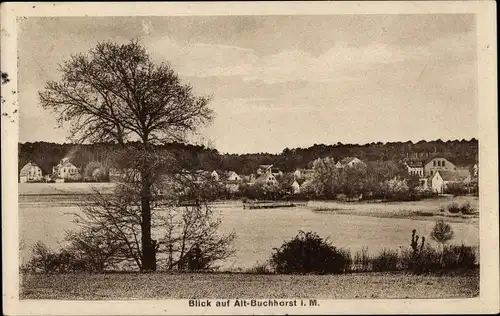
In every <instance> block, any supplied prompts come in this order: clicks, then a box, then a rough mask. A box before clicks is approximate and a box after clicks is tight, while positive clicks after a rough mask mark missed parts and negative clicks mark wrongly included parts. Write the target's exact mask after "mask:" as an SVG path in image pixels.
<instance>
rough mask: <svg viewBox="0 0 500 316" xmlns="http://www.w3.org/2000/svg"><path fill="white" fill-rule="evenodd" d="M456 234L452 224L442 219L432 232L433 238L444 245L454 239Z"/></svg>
mask: <svg viewBox="0 0 500 316" xmlns="http://www.w3.org/2000/svg"><path fill="white" fill-rule="evenodd" d="M454 235H455V234H454V233H453V229H452V228H451V226H450V224H448V223H445V222H444V221H443V220H442V219H440V220H438V221H437V222H436V224H435V225H434V228H433V229H432V232H431V238H432V239H433V240H435V241H437V242H438V243H440V244H443V245H444V244H445V243H446V242H448V241H450V240H452V239H453V236H454Z"/></svg>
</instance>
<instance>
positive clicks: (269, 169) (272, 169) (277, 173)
mask: <svg viewBox="0 0 500 316" xmlns="http://www.w3.org/2000/svg"><path fill="white" fill-rule="evenodd" d="M265 173H271V174H272V175H274V176H280V177H281V176H283V171H281V170H279V169H278V168H275V167H273V165H260V166H259V168H257V175H258V176H259V175H262V174H265Z"/></svg>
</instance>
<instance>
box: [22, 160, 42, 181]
mask: <svg viewBox="0 0 500 316" xmlns="http://www.w3.org/2000/svg"><path fill="white" fill-rule="evenodd" d="M42 179H43V175H42V169H40V167H38V166H37V165H36V164H34V163H32V162H28V163H27V164H25V165H24V167H22V168H21V170H20V171H19V182H21V183H25V182H31V181H40V180H42Z"/></svg>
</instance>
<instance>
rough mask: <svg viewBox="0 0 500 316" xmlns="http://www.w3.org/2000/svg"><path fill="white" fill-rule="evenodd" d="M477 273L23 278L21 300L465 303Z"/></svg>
mask: <svg viewBox="0 0 500 316" xmlns="http://www.w3.org/2000/svg"><path fill="white" fill-rule="evenodd" d="M477 295H479V270H478V269H476V270H472V271H466V272H463V273H458V274H447V275H420V276H418V275H410V274H405V273H401V272H397V273H359V274H346V275H259V274H233V273H203V274H171V273H152V274H138V273H128V274H53V275H24V276H22V286H21V293H20V298H21V299H66V300H68V299H69V300H78V299H82V300H104V299H115V300H120V299H123V300H127V299H189V298H214V299H215V298H290V297H298V298H318V299H356V298H372V299H373V298H381V299H382V298H384V299H389V298H411V299H423V298H459V297H460V298H464V297H474V296H477Z"/></svg>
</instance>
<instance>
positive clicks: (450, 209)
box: [447, 203, 460, 214]
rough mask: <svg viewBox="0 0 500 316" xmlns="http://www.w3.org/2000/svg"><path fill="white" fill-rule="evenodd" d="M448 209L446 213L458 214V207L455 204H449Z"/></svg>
mask: <svg viewBox="0 0 500 316" xmlns="http://www.w3.org/2000/svg"><path fill="white" fill-rule="evenodd" d="M447 209H448V212H450V213H452V214H457V213H459V212H460V206H458V204H457V203H451V204H449V205H448V207H447Z"/></svg>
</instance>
